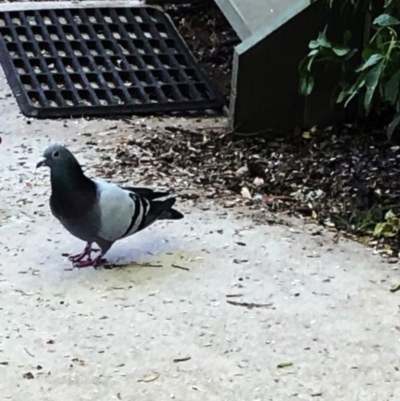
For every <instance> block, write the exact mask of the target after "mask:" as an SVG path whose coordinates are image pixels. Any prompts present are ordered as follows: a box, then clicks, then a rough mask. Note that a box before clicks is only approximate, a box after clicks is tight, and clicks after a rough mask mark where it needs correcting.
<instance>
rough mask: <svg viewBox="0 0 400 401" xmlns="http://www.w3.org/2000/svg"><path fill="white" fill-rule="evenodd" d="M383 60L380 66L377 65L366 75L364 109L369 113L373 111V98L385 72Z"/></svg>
mask: <svg viewBox="0 0 400 401" xmlns="http://www.w3.org/2000/svg"><path fill="white" fill-rule="evenodd" d="M383 66H384V63H383V60H381V61H380V62H379V64H377V65H375V67H373V68H372V69H371V70H369V71H368V73H367V75H365V87H366V91H365V97H364V109H365V111H366V112H367V114H368V113H369V111H370V110H371V103H372V98H373V97H374V93H375V89H376V87H377V86H378V83H379V79H380V77H381V74H382V71H383Z"/></svg>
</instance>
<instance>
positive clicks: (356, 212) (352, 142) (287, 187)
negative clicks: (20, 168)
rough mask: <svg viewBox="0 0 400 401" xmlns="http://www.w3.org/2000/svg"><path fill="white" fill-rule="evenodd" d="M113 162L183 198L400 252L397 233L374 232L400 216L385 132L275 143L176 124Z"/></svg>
mask: <svg viewBox="0 0 400 401" xmlns="http://www.w3.org/2000/svg"><path fill="white" fill-rule="evenodd" d="M114 160H116V164H114V165H113V174H115V167H116V165H117V166H118V168H120V169H122V170H123V169H126V168H132V167H135V169H136V171H138V172H139V174H140V175H141V181H142V182H144V183H146V181H148V182H149V183H151V182H157V181H158V182H160V180H161V181H163V182H168V183H169V185H170V187H171V188H173V189H174V190H175V191H176V192H177V193H178V195H179V196H180V197H181V198H182V199H196V198H198V197H199V196H205V197H206V198H210V199H218V200H220V201H221V202H222V204H223V205H224V206H225V207H233V206H235V205H239V204H247V205H252V207H253V208H254V207H255V208H267V209H269V210H271V211H280V212H286V213H289V214H293V215H301V216H302V217H306V218H309V219H310V220H313V221H315V222H318V223H320V224H323V225H324V226H326V227H328V228H330V229H332V230H338V231H342V232H346V233H347V234H348V235H353V236H354V238H356V239H358V240H360V241H362V242H364V243H366V244H369V245H372V246H376V247H378V248H379V249H380V250H381V251H382V252H383V253H385V254H386V255H387V256H390V257H391V258H393V257H396V258H397V256H398V251H399V246H398V240H397V236H394V238H379V239H377V238H375V237H373V235H372V234H373V231H374V229H375V226H376V224H378V223H381V222H382V221H384V218H385V214H386V212H387V211H389V210H392V211H393V213H394V214H400V174H399V172H400V146H398V145H395V144H393V143H389V142H388V141H387V140H386V138H385V136H384V134H383V133H376V134H375V133H368V134H365V133H363V132H360V131H358V130H356V129H352V128H343V129H341V130H340V132H333V131H332V130H329V129H328V130H325V131H317V130H315V131H310V132H298V133H297V134H294V135H292V136H291V138H290V140H288V139H287V138H285V139H284V140H275V141H271V140H268V138H265V137H260V136H254V137H244V138H236V137H233V136H232V134H230V133H226V131H225V130H224V129H222V128H221V129H217V130H214V131H206V130H196V131H191V130H188V129H183V128H180V127H179V126H171V127H166V129H165V130H162V131H159V132H156V133H153V134H149V133H147V134H145V135H143V136H142V137H141V138H139V139H135V138H132V139H129V140H127V141H126V142H125V143H123V144H121V146H120V147H119V148H118V149H117V150H116V155H115V159H114ZM396 260H397V259H396Z"/></svg>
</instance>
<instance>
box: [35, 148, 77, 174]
mask: <svg viewBox="0 0 400 401" xmlns="http://www.w3.org/2000/svg"><path fill="white" fill-rule="evenodd" d="M76 164H78V162H77V161H76V159H75V157H74V155H73V154H72V153H71V152H70V151H69V150H68V149H67V148H66V147H64V146H62V145H51V146H50V147H48V148H47V149H46V150H45V151H44V153H43V159H42V160H40V162H39V163H38V164H36V168H38V167H49V168H50V169H52V170H53V169H59V168H60V169H65V168H68V167H70V166H71V165H76Z"/></svg>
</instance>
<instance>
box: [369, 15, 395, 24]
mask: <svg viewBox="0 0 400 401" xmlns="http://www.w3.org/2000/svg"><path fill="white" fill-rule="evenodd" d="M373 24H374V25H378V26H393V25H399V24H400V21H399V20H398V19H397V18H395V17H393V16H392V15H389V14H381V15H379V16H378V17H376V18H375V19H374V22H373Z"/></svg>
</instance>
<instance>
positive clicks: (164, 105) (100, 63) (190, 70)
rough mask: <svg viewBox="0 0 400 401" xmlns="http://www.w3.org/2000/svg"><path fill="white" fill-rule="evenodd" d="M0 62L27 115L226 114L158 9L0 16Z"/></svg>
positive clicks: (24, 13)
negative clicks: (217, 110) (219, 111)
mask: <svg viewBox="0 0 400 401" xmlns="http://www.w3.org/2000/svg"><path fill="white" fill-rule="evenodd" d="M0 35H1V40H0V62H1V64H2V66H3V69H4V71H5V74H6V76H7V79H8V82H9V84H10V86H11V88H12V90H13V93H14V95H15V97H16V98H17V101H18V104H19V106H20V108H21V111H22V113H23V114H25V115H27V116H33V117H66V116H82V115H92V116H93V115H103V116H106V115H112V114H125V113H130V114H144V113H155V112H161V111H163V112H170V111H185V110H186V111H189V110H202V109H203V110H204V109H212V108H219V107H221V106H222V100H221V98H220V97H219V95H218V93H217V92H216V90H215V88H214V87H213V86H212V85H211V84H210V83H209V82H208V81H207V80H206V79H205V77H204V75H203V74H202V72H201V71H200V69H199V67H198V65H197V64H196V61H195V60H194V58H193V56H192V55H191V53H190V52H189V51H188V49H187V48H186V46H185V44H184V42H183V40H182V39H181V37H180V36H179V34H178V33H177V31H176V29H175V27H174V26H173V24H172V23H171V21H170V20H169V18H168V17H167V16H166V15H165V14H164V13H162V12H161V11H160V10H157V9H155V8H151V7H135V8H101V9H95V8H90V9H57V10H35V11H13V12H0Z"/></svg>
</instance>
